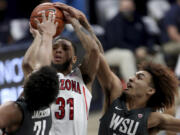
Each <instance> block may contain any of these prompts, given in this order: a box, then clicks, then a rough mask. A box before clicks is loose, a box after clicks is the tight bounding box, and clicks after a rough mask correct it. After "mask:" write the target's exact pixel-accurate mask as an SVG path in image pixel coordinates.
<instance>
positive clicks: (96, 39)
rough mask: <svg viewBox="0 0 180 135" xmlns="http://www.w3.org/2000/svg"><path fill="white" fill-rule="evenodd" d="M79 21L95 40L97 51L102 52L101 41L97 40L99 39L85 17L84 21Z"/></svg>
mask: <svg viewBox="0 0 180 135" xmlns="http://www.w3.org/2000/svg"><path fill="white" fill-rule="evenodd" d="M80 23H81V24H82V25H83V26H84V28H86V29H87V30H88V32H89V33H90V35H91V37H92V38H93V39H94V40H95V41H96V43H97V45H98V48H99V51H100V52H101V53H103V54H104V49H103V47H102V44H101V42H100V41H99V39H98V38H97V37H96V35H95V33H94V32H93V30H92V27H91V25H90V24H89V23H88V21H87V19H85V21H80Z"/></svg>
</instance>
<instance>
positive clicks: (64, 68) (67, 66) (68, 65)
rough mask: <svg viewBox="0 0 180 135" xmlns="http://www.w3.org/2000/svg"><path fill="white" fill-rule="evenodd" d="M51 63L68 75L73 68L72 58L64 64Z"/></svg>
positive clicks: (58, 70)
mask: <svg viewBox="0 0 180 135" xmlns="http://www.w3.org/2000/svg"><path fill="white" fill-rule="evenodd" d="M51 65H52V66H53V67H54V68H55V69H56V70H57V72H60V73H63V74H64V75H67V74H69V73H70V72H71V70H72V66H73V65H72V59H69V60H67V61H66V62H65V63H64V64H54V63H51Z"/></svg>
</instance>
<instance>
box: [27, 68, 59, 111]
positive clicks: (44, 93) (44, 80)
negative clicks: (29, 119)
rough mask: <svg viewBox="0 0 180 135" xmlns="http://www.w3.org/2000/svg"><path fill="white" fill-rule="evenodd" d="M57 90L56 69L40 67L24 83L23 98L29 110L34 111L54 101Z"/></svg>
mask: <svg viewBox="0 0 180 135" xmlns="http://www.w3.org/2000/svg"><path fill="white" fill-rule="evenodd" d="M58 90H59V81H58V76H57V73H56V70H55V69H54V68H52V67H48V66H45V67H42V68H41V69H40V70H38V71H36V72H34V73H32V74H31V75H30V76H29V78H28V80H27V81H26V82H25V85H24V98H25V102H26V103H27V107H28V109H29V110H31V111H34V110H38V109H41V108H43V107H48V106H49V105H50V104H51V103H52V102H53V101H55V99H56V97H57V94H58Z"/></svg>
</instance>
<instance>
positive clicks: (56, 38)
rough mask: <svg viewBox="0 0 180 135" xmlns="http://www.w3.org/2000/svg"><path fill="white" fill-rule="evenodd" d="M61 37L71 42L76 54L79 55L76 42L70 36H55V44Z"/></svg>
mask: <svg viewBox="0 0 180 135" xmlns="http://www.w3.org/2000/svg"><path fill="white" fill-rule="evenodd" d="M60 39H64V40H67V41H69V42H71V44H72V47H73V49H74V54H75V55H77V48H76V44H75V43H74V42H73V41H72V40H70V39H69V38H67V37H62V36H57V37H55V38H54V39H53V45H54V44H57V41H58V40H60Z"/></svg>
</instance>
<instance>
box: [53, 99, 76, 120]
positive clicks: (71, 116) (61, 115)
mask: <svg viewBox="0 0 180 135" xmlns="http://www.w3.org/2000/svg"><path fill="white" fill-rule="evenodd" d="M66 102H67V104H66ZM56 104H58V105H60V106H59V110H60V111H61V113H59V112H55V116H56V118H57V119H63V118H64V116H65V105H69V108H70V110H69V120H73V119H74V99H73V98H69V99H67V101H65V99H64V98H63V97H58V98H57V99H56Z"/></svg>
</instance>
